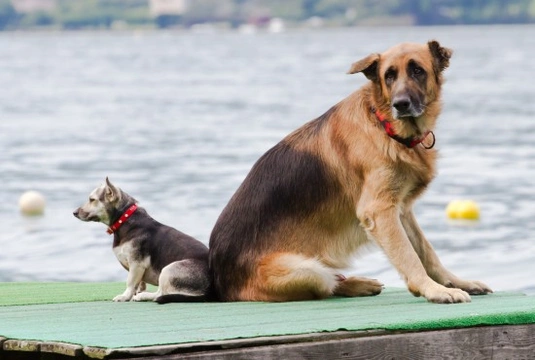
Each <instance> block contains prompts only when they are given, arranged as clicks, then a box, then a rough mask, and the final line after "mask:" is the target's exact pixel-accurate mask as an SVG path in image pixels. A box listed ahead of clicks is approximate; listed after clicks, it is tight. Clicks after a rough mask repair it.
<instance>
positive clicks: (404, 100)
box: [392, 97, 411, 113]
mask: <svg viewBox="0 0 535 360" xmlns="http://www.w3.org/2000/svg"><path fill="white" fill-rule="evenodd" d="M392 106H394V108H395V109H396V110H397V111H399V112H400V113H406V112H408V111H409V108H410V107H411V101H410V99H409V98H408V97H399V98H397V99H395V100H394V103H393V104H392Z"/></svg>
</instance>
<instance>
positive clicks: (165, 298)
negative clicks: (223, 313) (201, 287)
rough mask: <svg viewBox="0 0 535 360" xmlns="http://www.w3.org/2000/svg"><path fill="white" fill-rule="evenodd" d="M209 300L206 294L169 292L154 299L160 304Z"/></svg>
mask: <svg viewBox="0 0 535 360" xmlns="http://www.w3.org/2000/svg"><path fill="white" fill-rule="evenodd" d="M207 300H208V298H207V297H206V296H205V295H184V294H167V295H162V296H158V297H157V298H156V300H154V301H156V302H157V303H158V304H167V303H171V302H205V301H207Z"/></svg>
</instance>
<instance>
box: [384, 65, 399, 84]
mask: <svg viewBox="0 0 535 360" xmlns="http://www.w3.org/2000/svg"><path fill="white" fill-rule="evenodd" d="M396 76H397V72H396V70H394V69H392V68H390V69H388V70H387V71H386V72H385V82H386V85H392V83H393V82H394V81H395V80H396Z"/></svg>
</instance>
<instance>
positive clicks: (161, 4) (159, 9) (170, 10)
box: [149, 0, 189, 17]
mask: <svg viewBox="0 0 535 360" xmlns="http://www.w3.org/2000/svg"><path fill="white" fill-rule="evenodd" d="M188 2H189V1H188V0H149V9H150V14H151V15H152V16H153V17H157V16H160V15H182V14H184V13H185V12H186V11H187V9H188Z"/></svg>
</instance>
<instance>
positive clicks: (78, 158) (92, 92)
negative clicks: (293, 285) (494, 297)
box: [0, 27, 535, 293]
mask: <svg viewBox="0 0 535 360" xmlns="http://www.w3.org/2000/svg"><path fill="white" fill-rule="evenodd" d="M432 38H436V39H438V40H440V41H441V43H442V44H443V45H445V46H448V47H451V48H453V49H454V51H455V53H454V57H453V59H452V61H451V66H450V68H449V69H448V70H447V71H446V77H447V79H448V81H447V82H446V84H445V88H444V109H443V113H442V116H441V118H440V120H439V126H438V129H437V130H436V132H435V134H436V136H437V145H436V146H437V148H438V149H440V154H441V156H440V160H439V173H438V176H437V178H436V180H435V181H434V182H433V184H432V185H431V187H430V188H429V190H428V191H427V192H426V194H425V195H424V197H423V198H422V199H421V200H420V201H419V203H418V205H417V208H416V213H417V217H418V219H419V221H420V224H421V226H422V228H423V229H424V231H425V232H426V234H427V236H428V238H429V239H430V240H431V241H432V242H433V244H434V246H435V248H436V250H437V252H438V254H439V256H440V258H441V260H442V261H443V263H445V264H446V265H447V266H448V267H449V268H450V269H452V270H453V271H454V272H456V273H457V274H458V275H460V276H462V277H465V278H473V279H479V280H482V281H484V282H486V283H488V284H489V285H490V286H491V287H493V288H494V289H496V290H512V289H520V290H523V291H526V292H528V293H535V271H534V270H535V239H534V235H533V233H534V230H535V146H534V145H535V83H534V81H533V77H534V76H535V62H534V61H533V58H534V57H535V28H534V27H444V28H441V27H436V28H358V29H344V30H321V31H306V32H287V33H282V34H261V33H259V34H256V35H245V34H238V33H220V34H217V33H212V34H198V33H181V32H176V33H175V32H148V33H143V32H132V33H108V32H101V33H100V32H96V33H84V32H82V33H0V86H1V88H0V174H1V179H2V181H1V186H0V221H1V226H0V244H1V248H2V251H1V252H0V281H27V280H43V281H44V280H75V281H108V280H120V281H122V280H124V279H125V277H126V272H125V271H124V270H123V269H122V268H121V266H120V265H119V263H118V262H117V260H116V259H115V257H114V255H113V253H112V251H111V241H112V238H111V237H110V236H108V235H107V234H106V233H105V226H104V225H103V224H97V223H82V222H80V221H79V220H77V219H75V218H74V217H73V216H72V211H73V210H74V209H75V208H76V207H77V206H78V205H80V204H81V203H83V202H84V201H85V200H86V198H87V196H88V194H89V192H90V191H91V190H92V189H93V188H95V187H96V186H98V185H99V184H101V183H102V182H103V180H104V178H105V176H109V177H110V178H111V180H112V181H114V182H115V183H116V184H117V185H119V186H120V187H122V188H123V189H124V190H126V191H127V192H129V193H130V194H131V195H133V196H135V197H136V198H137V199H138V200H139V202H140V204H141V205H142V206H144V207H145V208H146V209H147V210H148V211H149V213H150V214H151V215H152V216H153V217H155V218H156V219H158V220H160V221H161V222H163V223H166V224H169V225H172V226H174V227H177V228H178V229H180V230H182V231H184V232H186V233H189V234H190V235H193V236H195V237H197V238H199V239H201V240H202V241H204V242H207V241H208V238H209V234H210V231H211V228H212V226H213V224H214V223H215V221H216V219H217V216H218V215H219V213H220V212H221V210H222V209H223V207H224V206H225V204H226V202H227V201H228V199H229V198H230V196H231V195H232V194H233V192H234V191H235V189H236V188H237V186H238V185H239V184H240V182H241V181H242V180H243V178H244V177H245V175H246V174H247V172H248V170H249V169H250V167H251V166H252V164H253V163H254V162H255V161H256V159H258V157H259V156H260V155H261V154H262V153H264V152H265V151H266V150H267V149H269V148H270V147H271V146H273V145H274V144H275V143H276V142H278V141H279V140H280V139H281V138H282V137H283V136H284V135H286V134H287V133H289V132H290V131H292V130H293V129H295V128H297V127H298V126H300V125H301V124H303V123H305V122H307V121H309V120H311V119H313V118H315V117H317V116H319V115H321V114H322V113H323V112H324V111H326V110H327V109H328V108H329V107H330V106H332V105H333V104H335V103H336V102H338V101H339V100H341V99H342V98H344V97H345V96H347V95H348V94H349V93H350V92H352V91H353V90H355V89H356V88H358V87H359V86H361V85H362V84H363V83H364V82H365V79H364V77H363V76H362V75H352V76H349V75H346V74H345V72H346V71H347V69H348V68H349V65H350V64H351V63H352V62H353V61H356V60H358V59H360V58H362V57H364V56H366V55H368V54H369V53H371V52H380V51H382V50H384V49H386V48H387V47H389V46H391V45H394V44H396V43H398V42H401V41H419V42H421V41H427V40H428V39H432ZM30 189H34V190H38V191H40V192H41V193H43V194H44V195H45V196H46V199H47V207H46V213H45V215H44V216H42V217H37V218H24V217H22V216H21V215H20V214H19V211H18V198H19V197H20V195H21V194H22V193H23V192H24V191H26V190H30ZM457 198H469V199H473V200H475V201H477V203H478V204H479V205H480V207H481V221H480V222H478V223H475V224H471V225H459V224H451V223H449V222H448V221H447V220H446V216H445V211H444V209H445V207H446V205H447V204H448V202H449V201H451V200H454V199H457ZM352 272H354V273H356V274H359V275H365V276H370V277H374V278H378V279H380V280H381V281H382V282H384V283H385V284H386V285H387V286H402V281H401V280H400V279H399V276H398V274H397V273H396V272H395V270H394V269H393V268H392V267H391V266H390V265H389V263H388V261H387V260H386V259H385V257H384V256H383V255H382V253H381V252H380V251H379V250H372V251H369V252H365V253H363V254H362V257H359V258H358V260H357V261H356V262H355V268H354V269H353V270H352Z"/></svg>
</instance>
